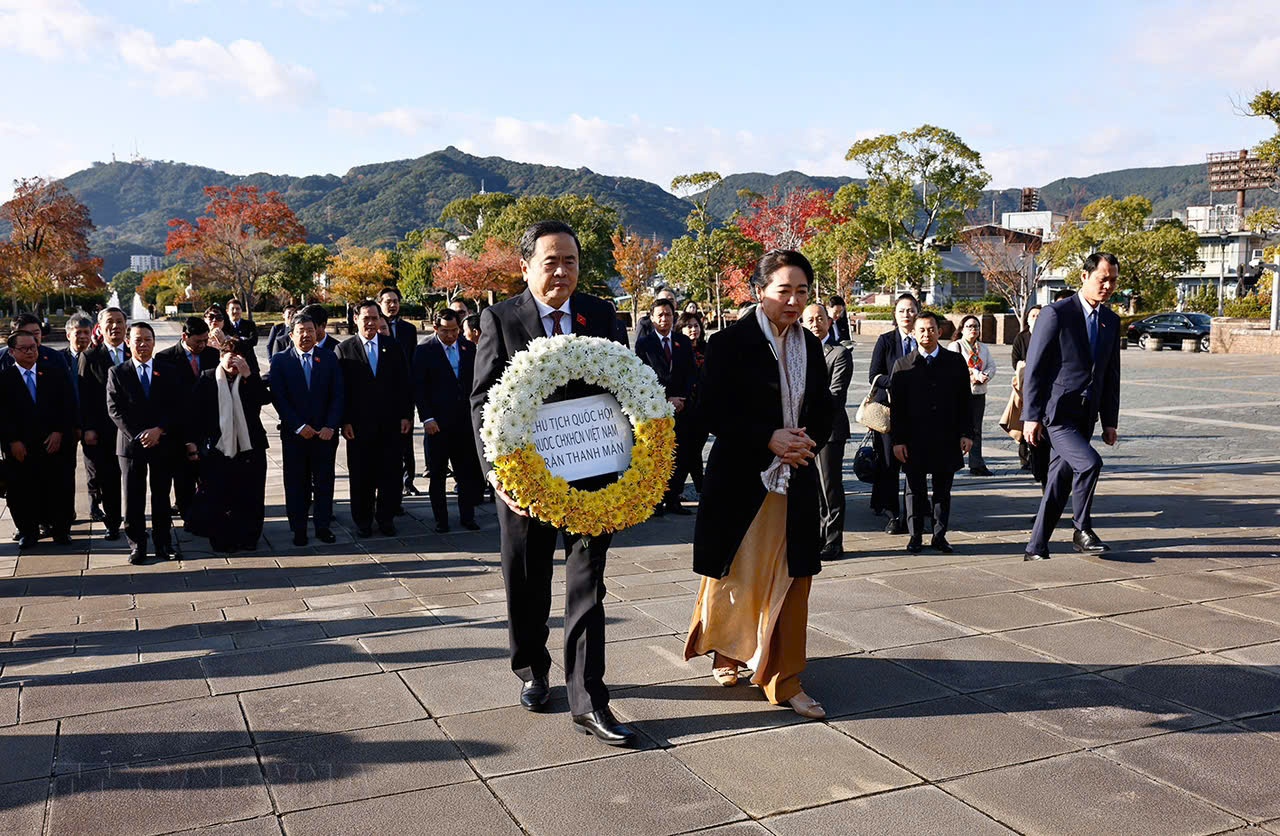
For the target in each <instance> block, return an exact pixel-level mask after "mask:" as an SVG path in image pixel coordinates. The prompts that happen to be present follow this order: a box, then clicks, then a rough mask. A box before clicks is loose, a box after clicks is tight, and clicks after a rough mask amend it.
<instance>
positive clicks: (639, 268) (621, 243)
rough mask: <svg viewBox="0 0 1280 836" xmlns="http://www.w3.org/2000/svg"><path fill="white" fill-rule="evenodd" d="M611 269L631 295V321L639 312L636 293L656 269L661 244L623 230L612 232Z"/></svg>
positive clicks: (638, 301)
mask: <svg viewBox="0 0 1280 836" xmlns="http://www.w3.org/2000/svg"><path fill="white" fill-rule="evenodd" d="M612 241H613V268H614V269H615V270H617V271H618V276H619V277H620V278H621V279H622V289H623V291H625V292H626V293H628V294H630V295H631V321H632V322H635V321H637V318H638V317H639V315H640V293H641V292H642V291H644V290H645V289H647V288H648V287H649V282H650V281H651V280H652V279H653V275H654V274H655V273H657V272H658V256H659V255H660V254H661V253H662V243H661V242H660V241H658V239H657V238H656V237H655V238H642V237H641V236H639V235H635V234H634V233H632V232H630V231H628V230H623V229H622V228H621V227H619V228H618V230H617V231H616V232H614V233H613V237H612Z"/></svg>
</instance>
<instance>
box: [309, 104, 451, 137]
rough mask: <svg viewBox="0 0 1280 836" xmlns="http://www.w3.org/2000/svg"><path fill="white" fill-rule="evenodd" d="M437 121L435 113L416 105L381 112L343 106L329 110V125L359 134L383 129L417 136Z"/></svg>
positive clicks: (363, 134)
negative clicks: (369, 111)
mask: <svg viewBox="0 0 1280 836" xmlns="http://www.w3.org/2000/svg"><path fill="white" fill-rule="evenodd" d="M436 122H437V119H436V117H435V116H434V115H433V114H431V113H430V112H428V111H425V110H422V109H420V108H415V107H397V108H393V109H392V110H385V111H383V112H381V113H361V112H359V111H356V110H343V109H341V108H333V109H331V110H330V111H329V127H331V128H333V129H335V130H341V131H344V132H346V133H350V134H356V135H359V136H365V135H368V134H371V133H377V132H379V131H383V130H392V131H395V132H396V133H399V134H402V135H404V136H417V135H418V133H420V132H421V131H422V130H424V129H425V128H427V127H428V126H434V125H435V124H436Z"/></svg>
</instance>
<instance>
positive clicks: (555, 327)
mask: <svg viewBox="0 0 1280 836" xmlns="http://www.w3.org/2000/svg"><path fill="white" fill-rule="evenodd" d="M562 317H564V311H552V312H551V336H553V337H558V336H560V335H561V334H563V333H564V331H562V330H561V329H560V320H561V318H562Z"/></svg>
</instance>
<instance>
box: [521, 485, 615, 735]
mask: <svg viewBox="0 0 1280 836" xmlns="http://www.w3.org/2000/svg"><path fill="white" fill-rule="evenodd" d="M497 508H498V523H499V525H500V526H501V528H502V579H503V582H504V584H505V586H506V592H507V624H508V630H509V641H510V646H511V670H513V671H515V674H516V676H518V677H520V679H521V680H524V681H526V682H527V681H528V680H530V679H532V678H533V677H535V676H546V675H547V672H548V671H549V670H550V669H551V654H550V653H548V652H547V636H548V633H549V631H548V629H547V619H548V618H549V617H550V615H551V572H552V564H553V563H554V558H555V548H556V539H557V538H558V537H560V536H561V535H562V534H563V537H564V550H565V584H566V589H565V604H564V677H565V685H566V688H567V690H568V692H569V709H570V711H572V713H574V714H588V713H590V712H592V711H596V710H598V709H601V708H604V707H605V706H607V705H608V704H609V689H608V688H607V687H606V686H605V684H604V669H605V666H604V641H605V637H604V623H605V620H604V594H605V588H604V566H605V555H606V554H607V553H608V551H609V544H610V542H612V540H613V535H612V534H599V535H596V536H594V537H586V538H584V537H581V536H579V535H576V534H569V533H568V532H561V531H559V530H557V529H555V528H553V527H552V526H550V525H547V524H546V523H542V522H538V521H537V520H534V519H532V518H530V517H521V516H518V515H516V514H515V513H513V512H512V511H511V509H510V508H508V507H507V506H506V503H504V502H501V501H499V502H498V504H497Z"/></svg>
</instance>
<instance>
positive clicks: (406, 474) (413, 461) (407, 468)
mask: <svg viewBox="0 0 1280 836" xmlns="http://www.w3.org/2000/svg"><path fill="white" fill-rule="evenodd" d="M417 467H418V462H417V457H416V456H415V455H414V452H413V429H412V426H411V427H410V430H409V432H407V433H405V434H404V435H402V436H401V437H400V478H401V479H402V480H403V481H404V485H403V487H405V488H411V487H413V479H414V477H415V476H417V475H418V474H417V472H416V471H417Z"/></svg>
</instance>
